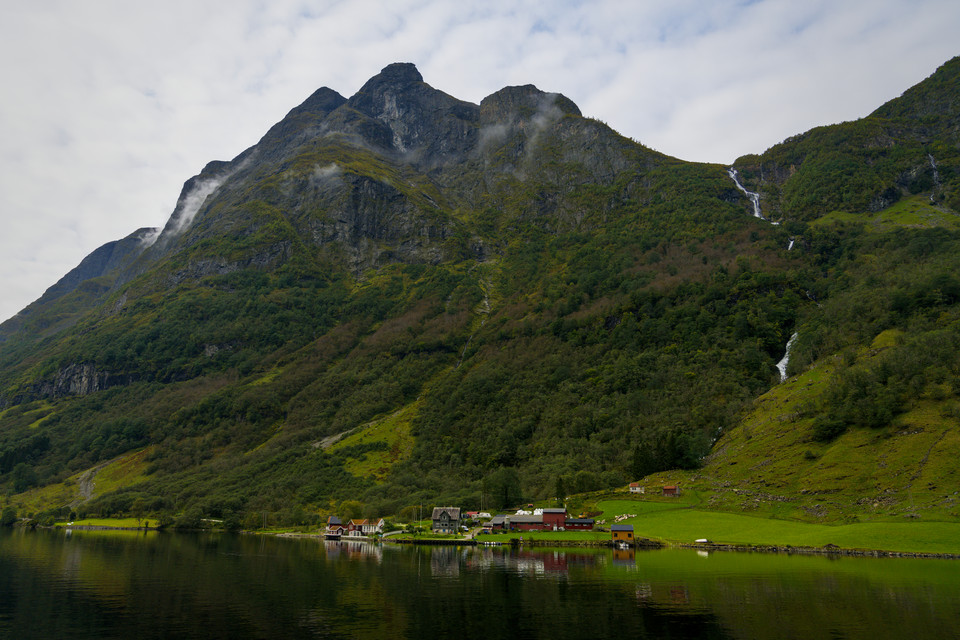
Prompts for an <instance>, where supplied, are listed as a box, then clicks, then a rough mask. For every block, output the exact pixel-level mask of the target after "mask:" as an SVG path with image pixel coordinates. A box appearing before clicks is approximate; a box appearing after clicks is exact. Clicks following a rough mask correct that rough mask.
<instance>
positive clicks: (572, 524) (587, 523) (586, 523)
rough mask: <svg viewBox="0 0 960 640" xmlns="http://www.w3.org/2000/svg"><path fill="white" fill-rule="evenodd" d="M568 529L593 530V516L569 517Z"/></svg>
mask: <svg viewBox="0 0 960 640" xmlns="http://www.w3.org/2000/svg"><path fill="white" fill-rule="evenodd" d="M564 524H565V525H566V527H567V531H593V524H594V522H593V518H567V521H566V523H564Z"/></svg>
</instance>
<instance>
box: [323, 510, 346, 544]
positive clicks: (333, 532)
mask: <svg viewBox="0 0 960 640" xmlns="http://www.w3.org/2000/svg"><path fill="white" fill-rule="evenodd" d="M346 531H347V528H346V527H345V526H343V523H342V522H340V518H338V517H337V516H330V517H329V518H327V528H326V530H325V531H324V532H323V537H324V538H327V539H328V540H339V539H340V537H341V536H342V535H343V534H344V533H346Z"/></svg>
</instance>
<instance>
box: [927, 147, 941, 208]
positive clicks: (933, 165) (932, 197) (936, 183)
mask: <svg viewBox="0 0 960 640" xmlns="http://www.w3.org/2000/svg"><path fill="white" fill-rule="evenodd" d="M927 159H928V160H930V167H931V168H932V169H933V193H931V194H930V202H936V198H935V196H936V194H937V191H938V190H939V189H940V188H941V185H940V172H939V171H937V163H936V161H935V160H934V159H933V154H932V153H928V154H927Z"/></svg>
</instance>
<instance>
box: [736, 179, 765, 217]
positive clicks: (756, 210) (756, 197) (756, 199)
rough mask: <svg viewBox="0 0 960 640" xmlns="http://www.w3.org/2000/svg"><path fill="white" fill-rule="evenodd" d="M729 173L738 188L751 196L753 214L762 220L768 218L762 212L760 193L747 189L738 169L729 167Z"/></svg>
mask: <svg viewBox="0 0 960 640" xmlns="http://www.w3.org/2000/svg"><path fill="white" fill-rule="evenodd" d="M727 175H728V176H730V178H731V179H732V180H733V184H735V185H737V189H740V191H742V192H743V195H745V196H747V197H748V198H750V202H752V203H753V215H754V216H755V217H757V218H760V219H761V220H766V218H764V217H763V214H762V213H760V194H759V193H757V192H756V191H747V189H746V187H744V186H743V185H742V184H740V174H739V173H737V170H736V169H734V168H733V167H730V168H729V169H727Z"/></svg>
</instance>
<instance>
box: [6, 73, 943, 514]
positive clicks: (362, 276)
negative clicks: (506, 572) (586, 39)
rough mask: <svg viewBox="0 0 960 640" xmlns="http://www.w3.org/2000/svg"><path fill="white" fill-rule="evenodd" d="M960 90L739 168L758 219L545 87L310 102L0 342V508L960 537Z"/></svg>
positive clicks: (10, 325) (54, 292) (700, 175)
mask: <svg viewBox="0 0 960 640" xmlns="http://www.w3.org/2000/svg"><path fill="white" fill-rule="evenodd" d="M958 83H960V62H958V60H953V61H950V62H949V63H947V64H946V65H944V67H942V68H941V69H940V70H938V71H937V72H936V73H935V74H934V75H933V76H932V77H931V78H930V79H928V80H927V81H925V82H924V83H922V84H921V85H920V86H919V87H917V88H914V89H911V90H910V91H908V92H907V93H905V94H904V96H903V97H901V98H899V99H898V100H896V101H893V102H891V103H889V104H888V105H885V106H884V107H883V108H881V109H880V110H878V111H877V112H876V113H874V114H872V115H871V116H869V117H868V118H865V119H863V120H860V121H857V122H854V123H844V124H840V125H833V126H829V127H821V128H818V129H815V130H813V131H811V132H809V133H807V134H803V135H800V136H797V137H796V138H793V139H790V140H787V141H785V142H783V143H782V144H780V145H777V146H776V147H774V148H772V149H770V150H768V151H767V152H765V153H764V154H761V155H758V156H747V157H745V158H741V159H740V160H738V162H737V163H736V166H737V168H738V170H739V171H740V175H741V177H742V179H743V182H744V186H745V187H746V188H747V189H751V190H756V191H758V193H759V198H760V200H759V202H760V206H761V209H762V210H763V212H764V217H765V218H767V220H763V219H759V218H756V217H754V216H753V215H752V213H753V209H752V205H751V203H750V202H749V200H748V199H747V198H746V197H745V196H744V194H743V193H742V192H741V191H740V190H739V189H738V188H737V185H736V184H735V183H734V181H733V180H732V179H731V177H730V176H729V175H728V173H727V168H726V167H722V166H717V165H704V164H696V163H687V162H683V161H681V160H678V159H674V158H669V157H666V156H663V155H661V154H658V153H656V152H653V151H651V150H649V149H647V148H645V147H643V146H642V145H640V144H638V143H635V142H633V141H631V140H628V139H625V138H623V137H622V136H620V135H618V134H617V133H616V132H614V131H612V130H611V129H609V128H608V127H606V126H605V125H603V124H602V123H599V122H597V121H595V120H591V119H589V118H585V117H583V116H582V115H581V114H580V112H579V109H577V107H576V106H575V105H573V103H572V102H570V101H569V100H568V99H566V98H564V97H563V96H562V95H559V94H550V93H544V92H541V91H539V90H538V89H536V88H535V87H532V86H526V87H508V88H505V89H503V90H501V91H499V92H497V93H495V94H493V95H492V96H489V97H488V98H485V99H484V100H483V101H482V102H481V104H480V105H473V104H470V103H466V102H462V101H459V100H456V99H455V98H452V97H450V96H448V95H447V94H444V93H442V92H440V91H437V90H436V89H433V88H432V87H430V86H429V85H428V84H426V83H425V82H423V79H422V77H420V74H419V72H418V71H417V70H416V69H415V68H413V67H412V65H390V66H389V67H387V68H386V69H384V71H383V72H382V73H381V74H380V75H378V76H376V77H375V78H372V79H371V80H370V81H369V82H368V83H367V84H366V85H364V87H363V88H362V89H361V90H360V91H359V92H358V93H357V94H356V95H354V96H353V97H351V98H349V99H347V98H343V97H341V96H339V94H336V93H335V92H333V91H331V90H329V89H321V90H320V91H318V92H317V93H315V94H314V95H313V96H311V97H310V98H309V99H308V100H307V101H306V102H305V103H304V104H303V105H301V106H299V107H297V108H296V109H294V110H293V111H291V112H290V114H289V115H288V116H287V117H286V118H285V119H284V120H283V121H282V122H281V123H278V124H277V125H276V126H274V127H273V128H272V129H271V130H270V131H269V132H268V133H267V135H265V136H264V138H263V139H262V140H261V141H260V142H259V143H258V144H256V145H255V146H253V147H251V148H250V149H248V150H247V151H245V152H244V153H243V154H241V155H240V156H238V157H237V158H235V159H234V160H232V161H230V162H215V163H210V165H208V166H207V167H206V168H204V170H203V171H202V172H201V173H200V174H199V175H198V176H195V177H194V178H191V180H189V181H188V182H187V183H186V184H185V186H184V190H183V193H182V194H181V197H180V200H179V201H178V205H177V208H176V210H175V211H174V213H173V215H172V216H171V220H170V222H169V223H168V224H167V227H166V228H165V229H164V230H163V231H162V232H158V233H159V235H158V236H157V237H156V240H155V242H153V241H148V240H146V239H141V238H147V237H148V236H149V234H141V235H137V236H136V238H135V239H136V242H133V241H129V242H127V243H126V244H124V245H123V250H122V251H120V250H119V249H118V250H117V251H113V250H111V251H107V250H102V252H101V254H97V255H101V256H106V255H108V254H109V256H110V259H109V260H106V259H101V260H92V259H91V260H89V261H88V262H87V263H86V265H81V266H83V267H84V268H82V269H81V268H80V267H78V269H77V270H75V271H74V272H71V274H70V275H69V277H65V279H64V280H62V281H61V282H60V283H58V284H57V285H56V286H55V288H53V289H51V292H48V294H46V295H45V297H44V298H41V299H40V300H38V301H37V303H34V305H31V307H28V309H27V310H25V311H24V312H23V313H22V314H20V315H18V316H17V317H15V318H13V319H11V320H10V321H8V322H7V323H4V324H3V325H2V326H0V407H2V412H0V492H2V493H3V495H4V497H3V498H0V499H2V500H3V501H4V504H8V503H9V504H10V505H14V506H16V507H18V508H19V510H20V511H21V512H34V513H36V512H40V511H43V510H58V512H59V513H61V514H62V513H64V512H68V511H71V510H72V511H75V512H77V513H78V514H79V513H80V512H85V513H87V514H100V515H109V514H123V515H131V514H133V513H134V512H138V513H149V514H153V515H157V516H160V515H166V516H169V517H170V518H178V517H179V518H182V519H183V522H195V521H197V520H198V519H199V518H200V517H210V518H222V519H225V520H227V521H229V522H231V523H234V524H237V525H241V524H243V523H244V522H246V521H255V522H262V519H263V515H264V514H269V516H270V518H272V519H273V520H275V521H277V522H284V523H294V522H298V521H302V520H304V518H305V514H307V513H313V512H316V511H317V510H333V509H336V508H337V507H338V506H339V505H340V504H341V503H342V502H344V501H350V503H351V505H353V506H356V505H357V504H359V508H360V510H361V511H363V512H364V513H368V514H369V515H385V514H395V513H399V512H400V511H401V510H402V509H403V508H404V507H408V506H410V505H419V504H421V503H423V504H436V503H450V504H461V505H463V506H465V507H468V506H479V505H480V504H481V503H483V504H484V505H485V506H488V507H490V506H491V505H492V506H493V508H499V507H503V506H508V505H511V504H515V503H517V502H521V501H523V502H526V501H528V500H534V499H544V498H550V497H552V496H553V495H554V493H555V489H556V487H557V486H558V480H559V481H561V482H562V484H563V486H564V487H565V488H566V490H567V492H568V493H579V492H587V491H594V490H598V489H605V488H611V487H618V486H623V485H625V484H626V483H627V482H629V481H631V480H636V479H638V478H639V477H642V476H645V475H648V474H653V473H658V472H661V473H667V474H671V473H673V474H676V473H678V472H676V471H671V470H678V469H679V470H683V475H682V478H683V480H684V482H685V483H693V484H694V485H695V486H696V487H698V490H702V491H703V492H705V495H706V493H707V492H709V493H710V496H711V498H710V499H711V505H712V506H713V507H715V508H717V509H739V510H743V509H754V508H755V509H758V510H761V511H764V512H769V513H771V514H774V515H781V516H784V517H797V518H802V519H810V520H818V521H819V520H824V521H827V520H829V521H833V520H842V519H844V518H847V517H867V516H870V517H895V518H902V517H904V516H905V515H909V514H919V515H920V517H927V516H935V517H936V518H954V517H956V513H954V511H953V507H952V503H949V499H950V496H952V495H953V494H954V493H955V492H956V491H958V490H960V479H958V478H957V477H956V474H954V473H953V472H952V471H951V469H950V462H951V461H952V460H955V459H956V458H955V456H953V455H951V454H952V453H954V449H953V447H955V446H956V441H957V438H958V437H960V434H958V430H957V416H958V415H960V413H958V409H957V407H958V406H960V402H958V398H957V393H958V391H960V360H958V357H957V352H958V351H957V346H958V342H960V334H958V331H957V329H958V325H957V320H958V317H960V316H958V314H960V279H958V277H957V276H955V275H954V274H956V273H960V269H958V267H960V265H958V264H956V262H957V261H958V260H960V258H958V257H957V256H960V251H958V249H960V233H958V226H957V221H958V218H957V213H956V210H957V205H958V204H960V203H958V202H956V197H957V196H956V193H957V186H958V183H957V180H960V154H958V153H957V152H956V149H957V142H958V141H957V139H956V138H957V135H958V134H957V129H956V126H955V124H954V123H956V122H957V118H958V114H957V107H955V106H954V105H960V101H958V100H957V96H958V95H960V84H958ZM391 105H393V106H391ZM931 157H933V160H931V159H930V158H931ZM768 220H773V221H774V222H777V223H778V224H771V223H770V222H769V221H768ZM138 233H139V232H138ZM128 240H129V239H128ZM151 240H152V236H151ZM794 334H797V338H796V340H795V341H794V342H793V343H792V345H791V355H790V359H789V365H788V368H787V371H788V373H789V374H791V375H792V376H793V377H792V378H791V379H790V380H789V381H787V382H785V383H783V384H781V383H780V373H779V371H778V369H777V367H776V364H777V363H778V362H779V361H780V360H781V358H782V357H783V356H784V352H785V349H786V345H787V343H788V341H790V339H791V336H793V335H794ZM661 477H662V476H652V477H651V478H650V480H649V481H650V482H655V481H657V479H658V478H661ZM677 477H681V476H677ZM98 478H101V479H102V481H98V480H97V479H98ZM734 489H736V491H734ZM768 495H769V496H774V497H775V498H776V499H773V498H771V500H772V502H771V504H767V503H768V502H770V501H771V500H767V499H766V498H765V497H762V498H757V499H756V501H757V504H753V503H752V502H750V501H751V500H754V497H755V496H768ZM780 498H783V499H782V500H781V499H780ZM874 503H876V506H873V505H874ZM948 503H949V504H948ZM911 517H913V516H911Z"/></svg>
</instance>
